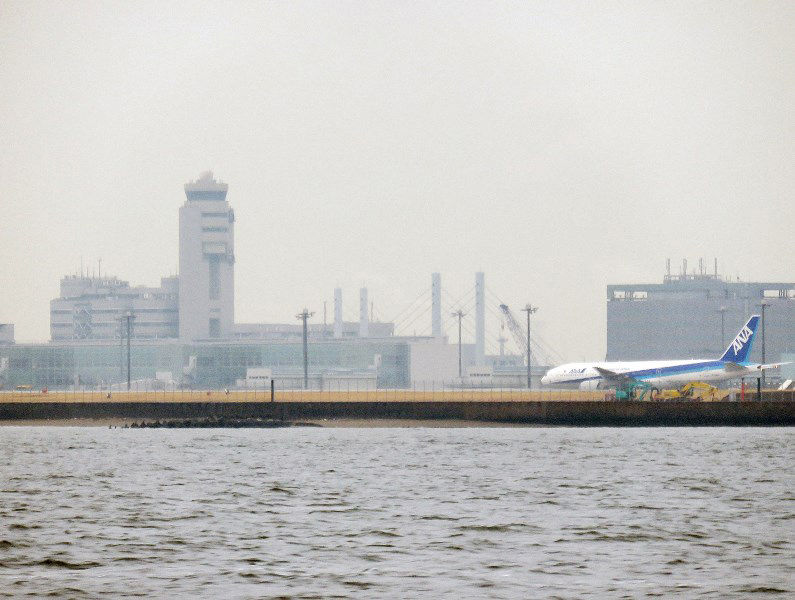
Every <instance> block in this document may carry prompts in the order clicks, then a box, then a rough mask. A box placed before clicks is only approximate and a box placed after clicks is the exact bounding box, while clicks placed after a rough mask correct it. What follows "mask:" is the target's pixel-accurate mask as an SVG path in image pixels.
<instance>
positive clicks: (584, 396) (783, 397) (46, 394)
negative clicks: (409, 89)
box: [0, 381, 795, 402]
mask: <svg viewBox="0 0 795 600" xmlns="http://www.w3.org/2000/svg"><path fill="white" fill-rule="evenodd" d="M335 383H336V385H332V386H327V387H326V388H324V389H287V388H284V387H280V386H279V385H278V383H277V382H275V383H274V386H273V388H271V387H270V386H267V387H250V388H240V389H223V390H206V389H189V388H177V387H175V386H171V387H168V386H164V387H163V388H162V389H151V386H144V385H141V386H136V382H132V385H131V387H130V389H129V390H127V389H126V386H125V387H124V388H123V389H121V390H120V389H119V386H118V384H114V385H112V386H96V387H89V386H80V387H75V388H73V389H70V390H47V389H42V390H31V389H12V390H2V391H0V402H26V401H30V402H42V401H49V402H108V401H112V402H528V401H533V402H545V401H548V402H598V401H608V400H614V399H615V398H614V395H613V394H612V393H611V392H610V391H608V390H594V391H583V390H576V389H547V388H544V389H532V390H528V389H527V388H517V387H462V386H461V385H460V384H459V383H457V382H418V383H415V384H414V385H412V386H411V387H410V388H389V389H385V388H375V387H372V386H371V385H366V384H361V383H360V382H357V381H348V382H335ZM365 383H367V382H365ZM759 399H760V398H759V397H758V396H757V393H756V389H755V388H754V389H750V388H746V390H745V392H744V393H743V391H742V390H741V389H739V388H731V389H726V390H720V391H719V392H718V393H717V394H715V396H714V398H712V399H707V398H704V399H698V398H697V399H693V401H699V400H702V401H709V400H723V401H741V400H745V401H756V400H759ZM680 400H686V399H680ZM761 400H762V401H795V390H763V392H762V397H761Z"/></svg>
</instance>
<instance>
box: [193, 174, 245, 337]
mask: <svg viewBox="0 0 795 600" xmlns="http://www.w3.org/2000/svg"><path fill="white" fill-rule="evenodd" d="M228 189H229V186H228V185H227V184H225V183H221V182H218V181H216V180H215V179H213V174H212V172H211V171H207V172H205V173H202V174H201V175H200V176H199V178H198V179H197V180H196V181H193V182H190V183H186V184H185V196H186V197H187V200H186V201H185V204H183V205H182V207H181V208H180V209H179V339H180V340H181V341H183V342H189V341H192V340H200V339H210V338H225V337H231V334H232V325H233V323H234V320H235V318H234V308H235V291H234V290H235V252H234V250H235V236H234V224H235V214H234V212H233V211H232V209H231V207H230V206H229V203H228V202H227V201H226V193H227V191H228Z"/></svg>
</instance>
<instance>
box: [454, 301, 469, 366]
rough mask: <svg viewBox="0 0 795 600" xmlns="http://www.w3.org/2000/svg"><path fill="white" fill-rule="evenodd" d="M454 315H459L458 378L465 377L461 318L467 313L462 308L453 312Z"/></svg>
mask: <svg viewBox="0 0 795 600" xmlns="http://www.w3.org/2000/svg"><path fill="white" fill-rule="evenodd" d="M453 316H454V317H458V378H459V379H461V378H463V370H462V368H461V319H463V318H464V317H465V316H466V313H465V312H464V311H462V310H461V309H460V308H459V309H458V310H457V311H456V312H454V313H453Z"/></svg>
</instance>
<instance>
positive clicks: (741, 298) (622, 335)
mask: <svg viewBox="0 0 795 600" xmlns="http://www.w3.org/2000/svg"><path fill="white" fill-rule="evenodd" d="M683 271H686V269H684V270H683ZM762 303H764V304H765V333H764V340H765V343H764V346H765V359H766V361H767V362H778V361H779V360H780V359H781V357H782V355H783V354H785V353H791V352H795V283H777V282H771V283H759V282H739V281H725V280H723V279H722V278H720V277H719V276H718V275H717V273H704V272H703V269H702V270H701V272H699V273H698V274H692V273H691V274H687V273H686V272H685V273H683V274H680V275H671V274H670V272H669V273H668V274H667V275H666V276H665V278H664V280H663V283H657V284H620V285H608V286H607V360H653V359H673V358H685V359H689V358H717V357H718V356H720V355H721V354H722V353H723V351H724V350H725V348H726V346H727V345H728V344H729V342H730V341H731V340H732V339H733V338H734V336H735V335H736V333H737V332H738V331H739V329H740V328H741V327H742V326H743V324H744V323H745V322H746V321H747V320H748V317H749V316H750V315H752V314H762V307H761V304H762ZM762 337H763V335H762V326H761V324H760V326H759V330H758V331H757V340H756V342H755V344H754V348H753V352H752V355H751V360H753V361H758V362H761V360H762V345H763V344H762Z"/></svg>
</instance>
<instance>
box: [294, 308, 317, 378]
mask: <svg viewBox="0 0 795 600" xmlns="http://www.w3.org/2000/svg"><path fill="white" fill-rule="evenodd" d="M314 314H315V313H313V312H309V310H307V309H306V308H305V309H304V310H303V311H301V312H300V313H298V314H297V315H295V318H296V319H298V320H299V321H303V322H304V389H307V388H308V387H309V344H308V343H307V341H306V338H307V331H306V320H307V319H308V318H309V317H311V316H312V315H314Z"/></svg>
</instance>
